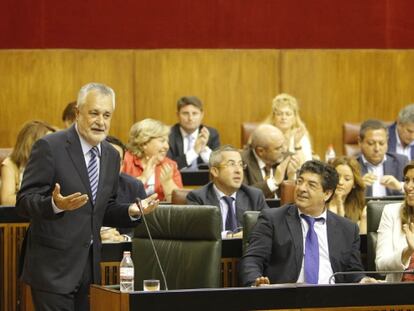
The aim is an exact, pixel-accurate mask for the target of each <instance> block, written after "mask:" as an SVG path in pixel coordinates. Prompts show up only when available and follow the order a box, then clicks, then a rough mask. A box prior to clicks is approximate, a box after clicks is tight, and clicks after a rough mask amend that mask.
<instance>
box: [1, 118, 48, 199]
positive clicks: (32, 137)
mask: <svg viewBox="0 0 414 311" xmlns="http://www.w3.org/2000/svg"><path fill="white" fill-rule="evenodd" d="M52 132H55V129H54V128H53V127H52V126H50V125H49V124H47V123H46V122H43V121H38V120H34V121H29V122H27V123H25V124H24V125H23V127H22V128H21V130H20V131H19V134H18V135H17V139H16V144H15V145H14V148H13V151H12V153H11V154H10V156H9V157H7V158H5V159H4V161H3V163H1V192H0V194H1V205H15V204H16V194H17V191H18V190H19V189H20V183H21V181H22V176H23V171H24V168H25V166H26V164H27V161H28V160H29V156H30V152H31V151H32V146H33V144H34V143H35V142H36V140H38V139H39V138H41V137H43V136H45V135H46V134H49V133H52Z"/></svg>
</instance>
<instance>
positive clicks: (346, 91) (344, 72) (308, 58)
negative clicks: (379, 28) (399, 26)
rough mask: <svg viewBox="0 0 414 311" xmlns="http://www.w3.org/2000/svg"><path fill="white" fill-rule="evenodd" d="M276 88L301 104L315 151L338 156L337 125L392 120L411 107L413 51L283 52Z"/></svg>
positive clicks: (339, 133) (340, 142)
mask: <svg viewBox="0 0 414 311" xmlns="http://www.w3.org/2000/svg"><path fill="white" fill-rule="evenodd" d="M281 64H282V65H281V81H282V85H281V88H282V90H283V91H285V92H288V93H291V94H292V95H294V96H296V97H297V98H298V100H299V101H300V103H301V116H302V118H303V120H304V121H305V122H306V125H307V127H308V129H309V131H310V133H311V136H312V140H313V144H314V150H315V151H316V152H317V153H318V154H319V155H320V156H321V157H323V155H324V152H325V150H326V147H327V146H328V144H330V143H333V144H334V147H335V150H336V152H337V154H340V153H341V152H342V124H343V123H344V122H345V121H351V122H352V121H353V122H361V121H363V120H366V119H368V118H378V119H382V120H394V119H395V118H396V115H397V113H398V111H399V110H400V109H401V108H402V107H404V106H405V105H406V104H408V103H409V102H412V101H413V97H414V89H413V88H412V87H410V81H412V80H413V78H414V77H413V68H414V53H413V51H400V50H398V51H396V50H391V51H390V50H284V51H283V52H282V61H281Z"/></svg>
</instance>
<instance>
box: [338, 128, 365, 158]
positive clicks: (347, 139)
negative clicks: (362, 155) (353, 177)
mask: <svg viewBox="0 0 414 311" xmlns="http://www.w3.org/2000/svg"><path fill="white" fill-rule="evenodd" d="M360 128H361V123H351V122H345V123H344V124H343V126H342V141H343V149H344V150H343V152H344V155H346V156H355V155H357V154H358V153H359V152H360V148H359V145H358V136H359V129H360Z"/></svg>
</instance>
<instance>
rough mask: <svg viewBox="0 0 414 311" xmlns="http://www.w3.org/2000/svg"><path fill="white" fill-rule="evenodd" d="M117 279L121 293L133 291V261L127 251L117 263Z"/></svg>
mask: <svg viewBox="0 0 414 311" xmlns="http://www.w3.org/2000/svg"><path fill="white" fill-rule="evenodd" d="M119 281H120V282H119V283H120V284H119V285H120V290H121V292H122V293H127V292H133V291H134V263H133V262H132V258H131V252H129V251H125V252H124V258H122V261H121V264H120V265H119Z"/></svg>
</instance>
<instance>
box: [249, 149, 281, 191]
mask: <svg viewBox="0 0 414 311" xmlns="http://www.w3.org/2000/svg"><path fill="white" fill-rule="evenodd" d="M241 157H242V159H243V162H244V163H245V164H247V167H246V169H245V170H244V180H243V182H244V183H245V184H247V185H250V186H253V187H256V188H259V189H260V190H262V191H263V194H264V196H265V197H266V198H274V197H275V194H274V193H273V192H272V191H270V189H269V186H268V185H267V183H266V181H265V180H264V179H263V176H262V172H261V170H260V167H259V164H258V163H257V160H256V157H255V156H254V153H253V149H251V148H250V147H248V148H246V149H244V150H243V152H242V154H241Z"/></svg>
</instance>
